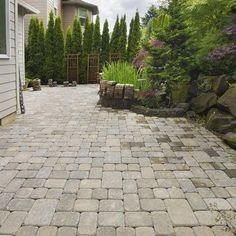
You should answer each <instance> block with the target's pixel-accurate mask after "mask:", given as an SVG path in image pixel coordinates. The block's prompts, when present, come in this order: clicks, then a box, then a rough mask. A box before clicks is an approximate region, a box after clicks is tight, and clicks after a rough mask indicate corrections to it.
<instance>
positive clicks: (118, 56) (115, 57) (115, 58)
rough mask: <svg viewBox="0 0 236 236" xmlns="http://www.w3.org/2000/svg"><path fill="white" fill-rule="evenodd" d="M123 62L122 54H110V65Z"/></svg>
mask: <svg viewBox="0 0 236 236" xmlns="http://www.w3.org/2000/svg"><path fill="white" fill-rule="evenodd" d="M120 60H121V53H110V55H109V63H110V64H111V63H112V62H118V61H120Z"/></svg>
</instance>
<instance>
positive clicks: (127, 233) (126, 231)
mask: <svg viewBox="0 0 236 236" xmlns="http://www.w3.org/2000/svg"><path fill="white" fill-rule="evenodd" d="M116 235H117V236H135V229H133V228H127V227H120V228H118V229H117V230H116Z"/></svg>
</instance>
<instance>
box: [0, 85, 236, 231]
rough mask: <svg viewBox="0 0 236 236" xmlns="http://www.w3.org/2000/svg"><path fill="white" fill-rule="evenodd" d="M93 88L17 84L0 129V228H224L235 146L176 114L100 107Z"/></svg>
mask: <svg viewBox="0 0 236 236" xmlns="http://www.w3.org/2000/svg"><path fill="white" fill-rule="evenodd" d="M97 91H98V88H97V86H96V85H84V86H78V87H77V88H61V87H58V88H43V90H42V91H40V92H25V103H26V111H27V112H26V114H25V115H19V116H18V119H17V121H16V122H15V123H13V124H11V125H10V126H9V127H5V128H0V170H1V171H0V226H1V227H0V235H17V236H35V235H37V236H55V235H58V236H75V235H98V236H115V235H116V236H126V235H127V236H134V235H137V236H153V235H160V236H165V235H176V236H191V235H195V236H208V235H209V236H233V235H234V234H233V233H231V232H229V231H226V230H225V225H227V224H228V225H231V228H232V227H236V213H235V210H236V157H235V153H234V152H233V151H232V150H230V149H228V150H226V148H227V147H226V146H225V145H224V144H223V143H222V141H221V140H220V139H219V138H218V137H216V136H215V135H213V134H212V133H211V132H209V131H207V130H206V129H205V128H203V127H201V126H198V125H196V124H193V123H190V122H188V121H187V120H186V119H184V118H181V119H180V118H178V119H177V118H176V119H164V118H156V117H144V116H142V115H137V114H135V113H132V112H129V111H115V110H111V109H105V108H101V107H100V106H97V105H96V103H97V101H98V96H97ZM219 211H221V217H219Z"/></svg>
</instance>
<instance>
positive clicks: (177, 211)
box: [165, 199, 198, 226]
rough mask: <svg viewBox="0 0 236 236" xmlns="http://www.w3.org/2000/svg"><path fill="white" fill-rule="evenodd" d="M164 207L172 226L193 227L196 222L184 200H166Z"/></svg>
mask: <svg viewBox="0 0 236 236" xmlns="http://www.w3.org/2000/svg"><path fill="white" fill-rule="evenodd" d="M165 205H166V208H167V211H168V213H169V215H170V218H171V220H172V222H173V224H174V226H194V225H198V221H197V219H196V217H195V216H194V214H193V211H192V209H191V207H190V205H189V204H188V202H187V201H186V200H184V199H166V200H165Z"/></svg>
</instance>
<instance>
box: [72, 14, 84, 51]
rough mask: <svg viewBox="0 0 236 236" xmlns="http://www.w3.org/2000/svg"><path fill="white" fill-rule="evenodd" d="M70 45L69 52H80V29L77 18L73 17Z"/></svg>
mask: <svg viewBox="0 0 236 236" xmlns="http://www.w3.org/2000/svg"><path fill="white" fill-rule="evenodd" d="M71 47H72V48H71V53H74V54H82V29H81V24H80V20H79V19H78V18H75V19H74V23H73V31H72V46H71Z"/></svg>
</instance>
